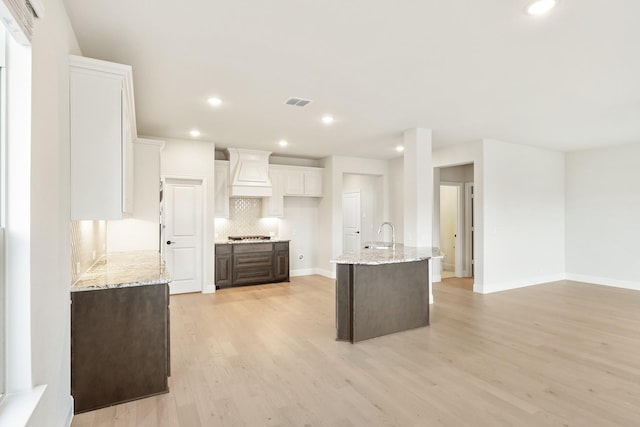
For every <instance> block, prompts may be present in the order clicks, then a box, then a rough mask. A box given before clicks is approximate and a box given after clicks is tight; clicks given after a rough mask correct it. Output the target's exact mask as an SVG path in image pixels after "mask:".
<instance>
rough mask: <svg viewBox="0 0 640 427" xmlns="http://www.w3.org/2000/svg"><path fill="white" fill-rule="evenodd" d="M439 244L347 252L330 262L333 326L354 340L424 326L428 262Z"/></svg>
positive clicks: (437, 253) (340, 337)
mask: <svg viewBox="0 0 640 427" xmlns="http://www.w3.org/2000/svg"><path fill="white" fill-rule="evenodd" d="M441 256H442V255H441V253H440V249H439V248H431V247H420V248H415V247H405V246H403V245H395V246H394V247H388V248H383V249H378V248H375V247H374V248H370V249H362V250H359V251H355V252H347V253H345V254H344V255H341V256H340V257H338V258H336V259H334V260H332V262H333V263H336V264H337V265H336V330H337V339H338V340H339V341H350V342H351V343H355V342H358V341H363V340H366V339H370V338H375V337H379V336H382V335H387V334H391V333H394V332H400V331H405V330H408V329H414V328H418V327H421V326H427V325H428V324H429V294H430V288H431V280H430V272H429V260H430V259H432V258H439V257H441Z"/></svg>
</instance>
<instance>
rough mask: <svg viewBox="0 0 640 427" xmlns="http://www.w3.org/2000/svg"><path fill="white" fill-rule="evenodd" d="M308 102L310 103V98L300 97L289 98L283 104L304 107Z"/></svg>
mask: <svg viewBox="0 0 640 427" xmlns="http://www.w3.org/2000/svg"><path fill="white" fill-rule="evenodd" d="M309 103H311V100H310V99H302V98H289V99H287V100H286V101H285V104H287V105H293V106H296V107H304V106H305V105H307V104H309Z"/></svg>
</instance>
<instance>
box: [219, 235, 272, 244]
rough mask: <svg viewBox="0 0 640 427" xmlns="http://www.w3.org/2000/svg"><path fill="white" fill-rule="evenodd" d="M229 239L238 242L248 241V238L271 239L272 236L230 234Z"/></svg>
mask: <svg viewBox="0 0 640 427" xmlns="http://www.w3.org/2000/svg"><path fill="white" fill-rule="evenodd" d="M229 240H230V241H233V242H237V241H247V240H271V237H270V236H260V235H253V236H229Z"/></svg>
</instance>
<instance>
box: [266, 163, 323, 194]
mask: <svg viewBox="0 0 640 427" xmlns="http://www.w3.org/2000/svg"><path fill="white" fill-rule="evenodd" d="M271 169H272V170H273V169H278V170H280V171H282V173H283V177H284V195H285V196H306V197H322V172H323V170H324V169H322V168H312V167H306V166H284V165H271Z"/></svg>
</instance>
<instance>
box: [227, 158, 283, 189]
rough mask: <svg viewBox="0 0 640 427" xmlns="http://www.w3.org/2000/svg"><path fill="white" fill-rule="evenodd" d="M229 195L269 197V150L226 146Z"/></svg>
mask: <svg viewBox="0 0 640 427" xmlns="http://www.w3.org/2000/svg"><path fill="white" fill-rule="evenodd" d="M227 153H228V154H229V176H230V177H231V185H230V186H229V196H230V197H271V193H272V190H271V180H270V179H269V155H270V154H271V152H269V151H259V150H245V149H242V148H227Z"/></svg>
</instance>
